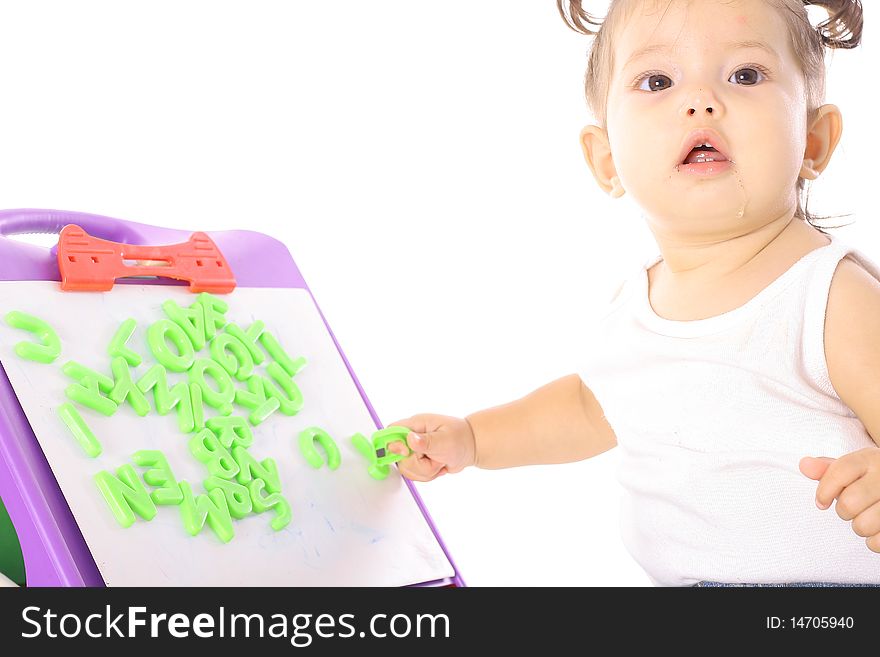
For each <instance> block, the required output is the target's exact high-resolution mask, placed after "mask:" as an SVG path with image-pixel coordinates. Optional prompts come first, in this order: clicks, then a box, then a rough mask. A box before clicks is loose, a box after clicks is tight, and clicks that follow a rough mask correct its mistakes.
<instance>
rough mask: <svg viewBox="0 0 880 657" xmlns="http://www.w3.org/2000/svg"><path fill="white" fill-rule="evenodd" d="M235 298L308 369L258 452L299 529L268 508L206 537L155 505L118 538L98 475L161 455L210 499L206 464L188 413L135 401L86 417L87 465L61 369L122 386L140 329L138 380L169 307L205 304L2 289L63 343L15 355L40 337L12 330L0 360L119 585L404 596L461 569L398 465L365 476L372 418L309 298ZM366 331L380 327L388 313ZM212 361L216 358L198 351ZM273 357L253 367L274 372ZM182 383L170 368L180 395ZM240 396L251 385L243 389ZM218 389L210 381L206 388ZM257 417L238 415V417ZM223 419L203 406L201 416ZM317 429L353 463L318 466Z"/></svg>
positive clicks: (161, 290) (233, 313) (161, 295)
mask: <svg viewBox="0 0 880 657" xmlns="http://www.w3.org/2000/svg"><path fill="white" fill-rule="evenodd" d="M217 296H219V297H220V298H222V299H223V300H224V301H226V302H227V304H228V305H229V309H228V311H227V312H226V319H227V320H228V321H230V322H233V323H235V324H238V325H239V326H240V327H241V328H242V329H247V327H248V326H250V325H251V323H252V322H254V321H256V320H261V321H262V322H264V323H265V326H266V329H265V330H266V331H268V332H270V333H272V335H274V336H275V337H276V338H277V339H278V341H279V343H280V344H281V346H282V347H283V348H284V349H285V351H286V352H287V353H288V354H289V355H290V357H291V358H294V359H295V358H298V357H300V356H303V357H305V358H306V360H307V365H306V366H305V368H304V369H303V370H302V371H300V372H299V373H297V374H296V376H295V378H294V381H295V382H296V384H297V385H298V387H299V389H300V390H301V392H302V395H303V399H304V403H303V408H302V410H300V411H299V412H298V413H297V414H296V415H293V416H286V415H283V414H281V412H280V411H276V412H275V413H273V414H272V415H271V416H270V417H269V418H268V419H266V420H265V421H264V422H262V423H261V424H259V425H257V426H252V427H251V429H252V431H253V434H254V441H253V445H252V446H251V447H250V448H249V451H250V452H251V453H252V454H253V455H254V456H255V457H256V458H257V459H258V460H262V459H264V458H266V457H271V458H273V459H274V460H275V462H276V463H277V465H278V470H279V474H280V478H281V482H282V494H283V495H284V496H285V497H286V499H287V500H288V502H289V503H290V505H291V510H292V516H293V518H292V520H291V522H290V524H289V525H287V527H286V528H284V529H283V530H281V531H278V532H276V531H274V530H273V529H272V528H271V527H270V522H271V520H272V518H273V517H274V515H273V513H272V511H267V512H265V513H262V514H259V515H250V516H248V517H246V518H243V519H241V520H233V527H234V530H235V537H234V538H233V539H232V540H231V541H230V542H228V543H225V544H224V543H223V542H221V541H220V540H219V539H218V538H217V536H216V535H215V534H214V533H213V532H212V531H211V529H210V528H209V527H208V526H205V528H204V529H203V530H202V532H201V533H200V534H198V535H196V536H190V535H189V534H188V533H186V531H185V530H184V526H183V521H182V519H181V516H180V510H179V508H178V507H177V506H159V507H157V508H158V513H157V514H156V516H155V518H153V519H152V520H151V521H144V520H143V519H141V518H139V517H138V518H137V519H136V521H135V523H134V524H133V525H132V526H131V527H128V528H123V527H121V526H120V525H119V524H118V523H117V522H116V520H115V518H114V517H113V515H112V513H111V511H110V508H109V507H108V506H107V504H106V503H105V501H104V499H103V498H102V496H101V494H100V492H99V490H98V488H97V486H96V485H95V483H94V481H93V476H94V474H95V473H97V472H99V471H101V470H109V471H110V472H114V473H115V471H116V469H117V468H118V467H119V466H121V465H123V464H126V463H128V464H131V465H133V466H134V468H135V470H136V471H137V472H138V473H142V472H143V468H140V467H139V466H137V465H135V464H134V463H133V461H132V460H131V455H132V454H133V453H134V452H136V451H138V450H142V449H158V450H161V451H162V452H163V453H164V454H165V456H166V457H167V458H168V461H169V463H170V465H171V468H172V470H173V472H174V475H175V476H176V478H177V479H178V480H186V481H188V482H189V483H190V485H191V486H192V489H193V493H194V494H196V495H198V494H200V493H204V492H205V491H204V487H203V486H202V481H203V480H204V479H205V478H206V477H207V476H208V473H207V470H206V468H205V466H204V465H203V464H202V463H200V462H199V461H197V460H196V459H195V458H194V457H193V456H192V455H191V454H190V452H189V449H188V446H187V443H188V441H189V438H190V437H191V436H193V435H194V434H184V433H181V432H180V430H179V428H178V425H177V415H176V411H172V412H171V413H169V414H168V415H165V416H161V415H159V414H158V412H157V411H156V409H155V403H154V399H153V395H152V393H150V394H148V395H147V399H148V401H149V402H150V406H151V410H150V413H149V414H148V415H146V416H144V417H140V416H138V415H137V414H136V413H135V411H134V409H133V408H132V407H131V406H130V404H128V403H127V402H126V403H123V404H122V405H120V406H119V408H118V409H117V411H116V412H115V414H113V415H112V416H110V417H106V416H104V415H101V414H100V413H98V412H96V411H93V410H92V409H89V408H85V407H82V406H79V405H77V404H75V406H77V409H78V410H79V412H80V414H81V415H82V417H83V418H84V419H85V421H86V423H87V424H88V425H89V426H90V428H91V429H92V431H93V432H94V433H95V435H96V437H97V438H98V440H99V441H100V443H101V445H102V448H103V452H102V454H101V455H100V456H98V457H97V458H90V457H88V456H87V455H86V454H85V452H84V451H83V450H82V448H81V447H80V446H79V445H78V444H77V443H76V441H75V440H74V438H73V436H72V435H71V434H70V432H69V430H68V429H67V427H66V426H65V425H64V423H63V422H62V420H61V419H60V417H59V415H58V413H57V409H58V407H59V406H60V405H61V404H62V403H64V402H65V401H70V400H69V399H68V398H67V397H66V396H65V392H64V391H65V388H66V387H67V386H68V385H70V384H71V383H74V380H73V379H71V378H70V377H68V376H67V375H66V374H64V373H63V372H62V366H63V365H64V363H66V362H67V361H69V360H73V361H76V362H78V363H81V364H83V365H86V366H87V367H90V368H92V369H94V370H97V371H99V372H101V373H103V374H106V375H107V376H112V374H111V370H110V356H109V355H108V353H107V348H108V345H109V344H110V341H111V340H112V338H113V336H114V334H115V333H116V331H117V329H118V328H119V326H120V325H121V324H122V322H123V321H125V320H126V319H128V318H133V319H135V320H136V322H137V328H136V330H135V332H134V334H133V335H132V337H131V338H130V340H129V341H128V343H127V346H128V347H129V348H131V349H133V350H134V351H136V352H137V353H138V354H140V355H141V357H142V363H141V364H140V365H139V366H138V367H137V368H132V378H133V379H134V380H135V381H136V380H137V379H138V378H139V377H140V376H142V375H143V374H144V373H145V372H146V371H147V370H148V369H149V367H150V366H152V365H153V364H154V363H155V362H156V361H155V359H154V357H153V355H152V353H151V352H150V350H149V348H148V347H147V342H146V331H147V328H148V327H149V325H150V324H152V323H153V322H155V321H157V320H160V319H167V316H166V315H165V313H164V311H163V310H162V308H161V305H162V303H163V302H164V301H166V300H167V299H173V300H175V301H176V302H177V303H178V305H180V306H182V307H186V306H188V305H190V304H191V303H193V302H194V301H195V295H193V294H192V293H191V292H189V290H188V288H186V287H183V286H168V285H116V286H115V287H114V289H113V290H112V291H110V292H62V291H61V290H60V287H59V284H58V283H57V282H49V281H24V282H22V281H17V282H0V318H2V317H4V316H5V315H6V313H7V312H9V311H11V310H18V311H21V312H24V313H28V314H30V315H34V316H36V317H39V318H40V319H42V320H44V321H46V322H48V323H49V324H50V325H51V326H52V327H53V328H54V330H55V331H56V333H57V334H58V337H59V338H60V340H61V355H60V356H59V358H57V359H56V360H55V361H54V362H53V363H50V364H43V363H37V362H33V361H28V360H24V359H21V358H19V357H18V356H17V355H16V353H15V351H14V345H15V344H16V343H17V342H20V341H23V340H27V341H33V340H34V339H35V338H34V336H33V335H32V334H30V333H28V332H26V331H22V330H19V329H14V328H12V327H10V326H8V325H7V324H6V323H5V322H2V321H0V362H2V364H3V367H4V369H5V370H6V373H7V374H8V376H9V379H10V381H11V383H12V386H13V388H14V389H15V392H16V395H17V396H18V399H19V401H20V402H21V405H22V408H23V409H24V411H25V414H26V415H27V418H28V420H29V422H30V424H31V427H32V428H33V430H34V434H35V435H36V436H37V439H38V440H39V442H40V446H41V447H42V449H43V452H44V453H45V455H46V457H47V459H48V461H49V465H50V466H51V468H52V471H53V473H54V474H55V477H56V479H57V480H58V484H59V486H60V487H61V490H62V492H63V493H64V496H65V498H66V499H67V502H68V504H69V505H70V508H71V510H72V512H73V515H74V517H75V519H76V522H77V524H78V525H79V527H80V530H81V531H82V533H83V536H84V538H85V541H86V543H87V544H88V547H89V550H90V551H91V553H92V556H93V557H94V559H95V562H96V563H97V565H98V569H99V570H100V572H101V575H102V577H103V578H104V580H105V582H106V583H107V584H108V585H110V586H143V585H146V586H153V585H156V586H163V585H184V586H186V585H206V586H276V585H281V586H337V585H339V586H342V585H352V586H374V585H382V586H398V585H406V584H414V583H419V582H425V581H431V580H436V579H441V578H444V577H451V576H452V575H453V574H454V573H453V568H452V566H451V564H450V563H449V560H448V559H447V558H446V555H445V553H444V552H443V550H442V548H441V547H440V545H439V543H438V541H437V539H436V537H435V536H434V534H433V532H432V531H431V529H430V527H429V526H428V523H427V522H426V521H425V519H424V516H423V515H422V513H421V511H420V510H419V508H418V506H417V503H416V501H415V499H414V498H413V497H412V495H411V494H410V492H409V489H408V488H407V487H406V485H405V483H404V481H403V479H402V478H401V477H400V475H399V473H398V472H397V470H396V468H394V467H392V468H391V473H390V474H389V476H388V477H387V478H386V479H384V480H375V479H373V478H372V477H370V476H369V474H368V472H367V464H366V461H365V459H364V458H363V457H362V456H361V455H360V454H358V453H357V451H356V450H355V449H354V447H353V445H352V444H351V441H350V437H351V436H352V435H353V434H355V433H358V432H359V433H361V434H363V435H364V436H366V437H367V438H369V437H370V435H371V434H372V433H373V432H374V431H375V430H376V427H375V423H374V422H373V420H372V418H371V417H370V414H369V411H368V409H367V407H366V405H365V403H364V401H363V400H362V399H361V396H360V394H359V393H358V390H357V388H356V386H355V384H354V381H353V380H352V378H351V376H350V375H349V373H348V370H347V369H346V367H345V363H344V362H343V360H342V357H341V355H340V354H339V352H338V351H337V349H336V346H335V345H334V343H333V340H332V338H331V337H330V334H329V333H328V332H327V330H326V327H325V325H324V322H323V321H322V319H321V317H320V314H319V313H318V310H317V308H316V306H315V304H314V302H313V301H312V298H311V296H310V295H309V293H308V292H307V291H306V290H304V289H296V288H238V289H236V290H235V291H234V292H233V293H231V294H228V295H217ZM365 321H380V318H379V317H375V318H365ZM196 356H197V357H205V358H210V353H209V350H208V347H207V346H206V347H205V348H204V349H203V350H201V351H200V352H196ZM270 362H271V358H269V357H268V355H267V358H266V360H265V361H263V363H261V364H260V365H257V366H255V372H256V373H259V374H262V375H264V376H266V366H267V365H268V363H270ZM183 380H186V373H179V374H178V373H174V372H170V371H169V372H168V383H169V386H170V385H173V383H174V382H176V381H183ZM233 381H234V383H235V385H236V386H237V387H241V388H243V389H245V388H246V385H245V383H243V382H240V381H237V380H235V379H233ZM208 382H209V385H213V381H212V380H211V379H210V377H209V378H208ZM248 412H249V411H248V409H246V408H243V407H240V406H238V405H234V409H233V414H236V415H243V416H247V413H248ZM216 414H217V411H216V410H215V409H213V408H211V407H210V406H207V405H205V416H206V418H207V417H210V416H213V415H216ZM311 426H318V427H320V428H322V429H324V430H325V431H326V432H327V433H329V434H330V436H331V437H332V438H333V439H334V441H335V442H336V444H337V445H338V447H339V449H340V452H341V453H342V464H341V465H340V467H339V469H337V470H335V471H331V470H329V469H328V468H326V467H324V468H321V469H320V470H315V469H313V468H312V467H310V466H309V465H308V464H307V463H306V461H305V459H304V458H303V457H302V455H301V454H300V452H299V448H298V442H297V437H298V435H299V432H300V431H301V430H303V429H305V428H307V427H311Z"/></svg>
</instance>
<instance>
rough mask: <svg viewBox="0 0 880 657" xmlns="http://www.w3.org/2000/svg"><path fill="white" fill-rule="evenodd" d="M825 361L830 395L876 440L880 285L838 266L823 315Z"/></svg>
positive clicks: (855, 267)
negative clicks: (829, 381)
mask: <svg viewBox="0 0 880 657" xmlns="http://www.w3.org/2000/svg"><path fill="white" fill-rule="evenodd" d="M825 359H826V361H827V363H828V374H829V377H830V378H831V384H832V385H833V386H834V390H835V391H836V392H837V395H838V396H839V397H840V399H841V401H843V403H844V404H846V405H847V406H849V407H850V408H851V409H852V410H853V412H854V413H855V414H856V416H858V418H859V420H861V422H862V424H864V425H865V428H866V429H867V430H868V433H869V434H870V435H871V438H873V439H874V442H875V443H877V442H878V441H880V403H878V401H880V282H878V281H877V280H875V279H874V277H873V276H871V274H869V273H868V272H866V271H865V270H864V269H862V267H861V266H859V264H858V263H856V262H854V261H852V260H850V259H849V258H844V259H843V260H841V261H840V264H839V265H838V267H837V271H836V272H835V274H834V278H833V279H832V281H831V290H830V291H829V294H828V310H827V311H826V313H825Z"/></svg>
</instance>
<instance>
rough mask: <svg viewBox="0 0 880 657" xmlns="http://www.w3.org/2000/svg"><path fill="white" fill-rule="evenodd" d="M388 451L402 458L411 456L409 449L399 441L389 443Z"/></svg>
mask: <svg viewBox="0 0 880 657" xmlns="http://www.w3.org/2000/svg"><path fill="white" fill-rule="evenodd" d="M387 449H388V451H389V452H394V453H395V454H400V455H401V456H408V455H409V448H408V447H407V446H406V445H404V444H403V443H402V442H400V441H399V440H395V441H394V442H390V443H388V447H387Z"/></svg>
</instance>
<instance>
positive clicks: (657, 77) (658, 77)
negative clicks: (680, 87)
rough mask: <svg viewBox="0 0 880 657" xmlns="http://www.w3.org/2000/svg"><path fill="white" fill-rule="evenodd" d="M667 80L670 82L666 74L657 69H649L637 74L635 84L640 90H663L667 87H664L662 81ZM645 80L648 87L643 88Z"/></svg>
mask: <svg viewBox="0 0 880 657" xmlns="http://www.w3.org/2000/svg"><path fill="white" fill-rule="evenodd" d="M664 80H669V83H670V84H671V83H672V80H671V79H670V78H669V76H668V75H663V74H662V73H660V72H659V71H649V72H648V73H645V74H644V75H641V76H639V78H638V79H636V81H635V85H634V86H637V87H638V88H639V89H641V90H642V91H663V90H664V89H668V87H664V86H662V85H663V81H664ZM646 82H647V84H648V88H647V89H645V83H646Z"/></svg>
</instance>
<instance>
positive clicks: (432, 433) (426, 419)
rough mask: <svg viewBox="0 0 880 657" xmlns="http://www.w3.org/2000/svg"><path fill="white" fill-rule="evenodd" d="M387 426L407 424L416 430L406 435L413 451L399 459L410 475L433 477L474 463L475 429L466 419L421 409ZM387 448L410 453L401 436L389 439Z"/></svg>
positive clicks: (404, 473)
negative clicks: (391, 440) (394, 439)
mask: <svg viewBox="0 0 880 657" xmlns="http://www.w3.org/2000/svg"><path fill="white" fill-rule="evenodd" d="M386 426H389V427H406V428H407V429H410V430H411V431H414V432H415V433H410V434H409V435H408V436H407V438H406V442H407V444H408V445H409V447H410V449H412V452H413V453H412V454H410V455H409V456H408V457H407V458H405V459H403V460H402V461H398V463H397V467H398V468H399V469H400V473H401V474H402V475H403V476H404V477H406V478H407V479H413V480H415V481H431V480H433V479H436V478H437V477H441V476H443V475H445V474H446V473H454V472H460V471H461V470H463V469H464V468H466V467H467V466H469V465H473V464H474V455H475V451H476V450H475V448H474V433H473V431H472V430H471V425H470V424H468V422H467V420H463V419H461V418H457V417H451V416H448V415H432V414H430V413H421V414H419V415H413V416H412V417H411V418H407V419H405V420H399V421H397V422H392V423H391V424H389V425H386ZM388 449H389V451H392V452H394V453H395V454H401V455H406V454H408V453H409V450H407V448H406V445H404V444H403V443H402V442H400V441H399V440H396V441H394V442H391V443H388Z"/></svg>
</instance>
